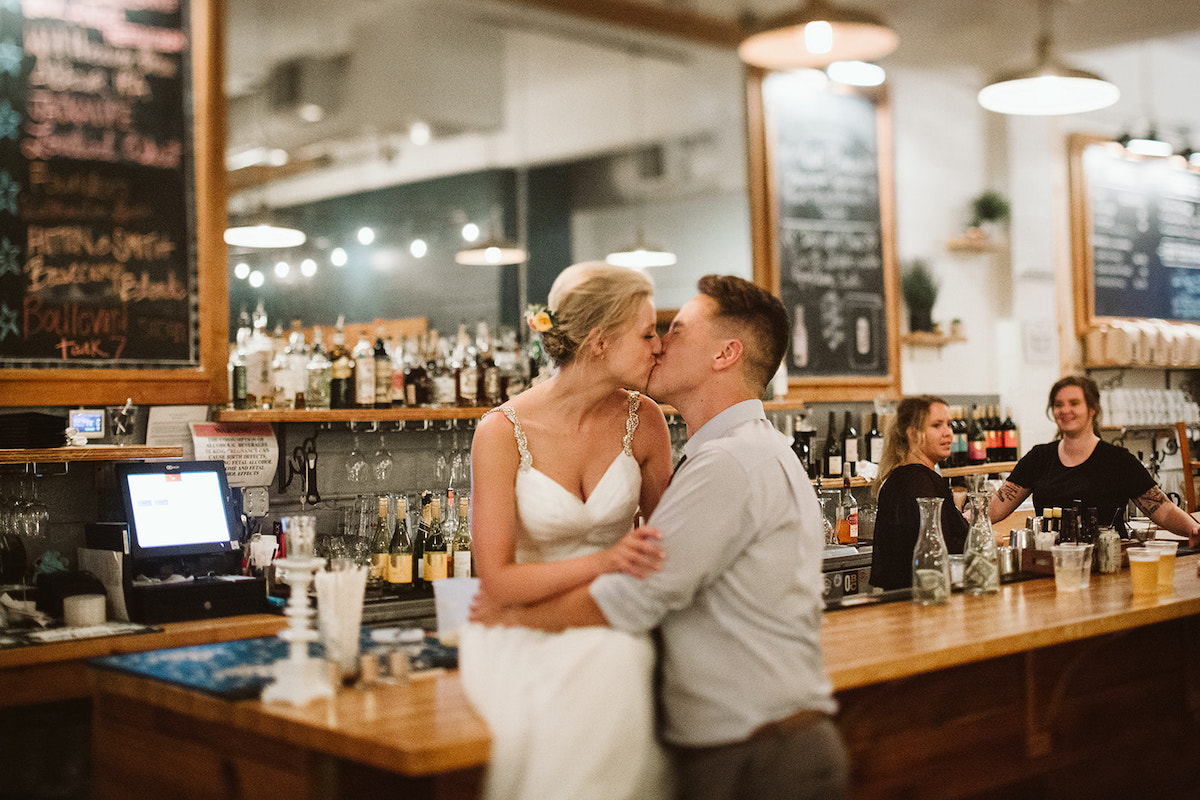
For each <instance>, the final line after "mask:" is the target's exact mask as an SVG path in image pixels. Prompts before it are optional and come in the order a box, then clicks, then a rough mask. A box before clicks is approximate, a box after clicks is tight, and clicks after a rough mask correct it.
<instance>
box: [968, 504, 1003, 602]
mask: <svg viewBox="0 0 1200 800" xmlns="http://www.w3.org/2000/svg"><path fill="white" fill-rule="evenodd" d="M990 500H991V498H990V495H989V494H988V493H987V492H974V493H972V494H971V527H970V529H969V530H968V531H967V542H966V544H965V545H964V546H963V591H964V592H966V593H967V594H971V595H979V594H991V593H993V592H998V591H1000V559H999V554H998V553H997V552H996V537H995V535H994V534H993V532H992V520H991V515H990V509H989V505H990Z"/></svg>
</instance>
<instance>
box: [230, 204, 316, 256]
mask: <svg viewBox="0 0 1200 800" xmlns="http://www.w3.org/2000/svg"><path fill="white" fill-rule="evenodd" d="M248 222H249V224H247V225H235V226H233V227H231V228H226V229H225V235H224V237H223V238H224V239H225V244H227V245H230V246H231V247H249V248H252V249H256V250H282V249H285V248H288V247H299V246H300V245H302V244H304V243H305V242H306V241H307V240H308V237H307V236H305V235H304V231H302V230H299V229H297V228H292V227H288V226H286V225H278V224H276V222H275V220H274V219H272V218H271V212H270V210H269V209H268V208H267V207H266V206H265V205H263V206H260V207H259V209H258V210H257V211H255V212H254V214H253V215H252V216H251V218H250V220H249V221H248Z"/></svg>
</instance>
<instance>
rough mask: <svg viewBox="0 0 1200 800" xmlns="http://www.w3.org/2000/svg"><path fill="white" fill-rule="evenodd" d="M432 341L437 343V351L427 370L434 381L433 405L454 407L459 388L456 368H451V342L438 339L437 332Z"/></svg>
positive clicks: (427, 365) (428, 363) (428, 362)
mask: <svg viewBox="0 0 1200 800" xmlns="http://www.w3.org/2000/svg"><path fill="white" fill-rule="evenodd" d="M432 341H433V342H435V343H436V349H435V350H434V351H433V360H432V361H427V362H425V369H426V371H427V372H429V375H430V377H431V378H432V380H433V404H434V405H435V406H452V405H454V404H455V398H456V397H457V396H458V386H457V382H456V381H455V375H454V368H453V367H451V366H450V342H449V341H447V340H446V339H445V337H438V336H437V334H436V331H435V332H434V334H433V337H432Z"/></svg>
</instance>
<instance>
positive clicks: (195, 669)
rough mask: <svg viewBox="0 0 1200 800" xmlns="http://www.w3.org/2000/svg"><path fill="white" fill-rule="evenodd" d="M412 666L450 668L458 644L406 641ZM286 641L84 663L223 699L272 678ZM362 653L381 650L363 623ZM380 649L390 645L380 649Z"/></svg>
mask: <svg viewBox="0 0 1200 800" xmlns="http://www.w3.org/2000/svg"><path fill="white" fill-rule="evenodd" d="M409 647H410V648H411V649H410V653H415V654H413V655H412V656H411V667H410V668H411V669H412V670H413V671H421V670H427V669H433V668H435V667H445V668H447V669H453V668H455V667H457V666H458V648H455V647H446V646H445V645H442V644H441V643H439V642H438V640H437V639H436V638H435V637H432V636H426V637H425V640H424V642H423V643H421V644H420V645H419V647H420V650H419V652H416V651H417V647H418V646H417V645H410V646H409ZM287 648H288V645H287V643H286V642H284V641H283V640H281V639H279V638H277V637H274V636H269V637H264V638H261V639H242V640H239V641H234V642H220V643H218V644H205V645H197V646H194V647H177V648H174V649H171V650H151V651H148V652H144V653H128V654H125V655H119V656H105V657H103V658H93V659H91V660H90V661H88V664H89V665H90V666H93V667H98V668H100V669H110V670H114V671H116V672H125V673H129V674H131V675H137V676H139V677H146V678H154V679H155V680H160V681H164V682H166V683H172V684H175V685H177V686H183V687H186V688H189V689H195V690H197V691H200V692H204V693H205V694H211V695H215V696H217V697H221V698H224V699H226V700H246V699H251V698H256V697H258V696H259V694H260V693H261V692H262V688H263V687H264V686H266V685H267V684H268V683H270V682H271V680H272V677H273V672H272V666H273V665H274V663H275V662H276V661H279V660H281V659H284V658H287V652H288V650H287ZM359 649H360V652H372V651H376V650H379V649H380V645H379V643H378V642H377V641H374V640H372V639H371V633H370V630H369V629H366V628H364V629H363V631H362V634H361V636H360V639H359ZM383 649H384V651H386V650H387V649H391V648H383ZM308 652H309V655H311V656H312V657H314V658H320V657H321V656H322V653H323V652H324V648H322V647H321V645H320V644H310V645H309V651H308Z"/></svg>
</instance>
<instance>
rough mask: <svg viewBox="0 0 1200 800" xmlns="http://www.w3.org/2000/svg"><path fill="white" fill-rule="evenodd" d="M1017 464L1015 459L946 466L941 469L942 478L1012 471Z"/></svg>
mask: <svg viewBox="0 0 1200 800" xmlns="http://www.w3.org/2000/svg"><path fill="white" fill-rule="evenodd" d="M1015 466H1017V462H1015V461H990V462H988V463H986V464H972V465H970V466H968V467H947V468H946V469H944V470H942V477H943V478H960V477H962V476H964V475H990V474H992V473H993V472H1012V471H1013V468H1014V467H1015Z"/></svg>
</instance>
